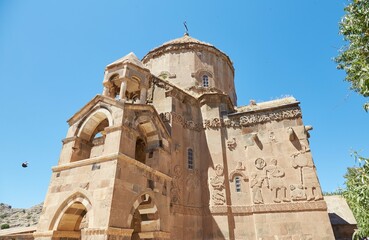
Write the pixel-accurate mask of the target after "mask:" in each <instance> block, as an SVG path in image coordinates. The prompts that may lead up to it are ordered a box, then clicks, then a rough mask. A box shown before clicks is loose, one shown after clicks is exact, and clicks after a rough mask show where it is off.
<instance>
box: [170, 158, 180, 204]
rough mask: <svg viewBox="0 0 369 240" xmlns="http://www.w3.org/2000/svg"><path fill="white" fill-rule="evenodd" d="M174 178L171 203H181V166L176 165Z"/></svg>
mask: <svg viewBox="0 0 369 240" xmlns="http://www.w3.org/2000/svg"><path fill="white" fill-rule="evenodd" d="M173 172H174V176H173V181H172V187H171V189H170V194H171V202H172V203H179V202H180V200H181V187H180V182H181V178H182V171H181V167H180V166H179V165H176V166H175V167H174V169H173Z"/></svg>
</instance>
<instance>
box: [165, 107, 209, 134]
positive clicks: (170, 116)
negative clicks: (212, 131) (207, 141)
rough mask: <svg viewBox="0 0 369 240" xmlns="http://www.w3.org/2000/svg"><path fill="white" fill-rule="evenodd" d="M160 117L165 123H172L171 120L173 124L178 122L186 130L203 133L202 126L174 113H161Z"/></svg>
mask: <svg viewBox="0 0 369 240" xmlns="http://www.w3.org/2000/svg"><path fill="white" fill-rule="evenodd" d="M160 117H161V119H162V121H163V122H170V121H171V120H172V121H173V122H176V123H178V124H180V125H182V126H183V127H184V128H187V129H190V130H194V131H201V130H202V125H201V124H198V123H195V122H194V121H192V120H186V119H185V118H184V117H183V116H182V115H180V114H178V113H174V112H165V113H160Z"/></svg>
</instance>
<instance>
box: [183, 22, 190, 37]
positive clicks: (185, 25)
mask: <svg viewBox="0 0 369 240" xmlns="http://www.w3.org/2000/svg"><path fill="white" fill-rule="evenodd" d="M183 25H184V27H185V29H186V32H185V34H184V35H185V36H189V35H190V34H188V28H187V23H186V21H184V23H183Z"/></svg>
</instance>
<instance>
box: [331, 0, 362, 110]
mask: <svg viewBox="0 0 369 240" xmlns="http://www.w3.org/2000/svg"><path fill="white" fill-rule="evenodd" d="M345 12H346V14H345V16H344V17H343V18H342V21H341V23H340V34H342V35H343V36H344V39H345V41H346V42H347V45H346V46H344V48H343V49H342V50H341V51H340V54H339V56H337V57H336V59H335V61H336V62H337V64H338V65H337V68H338V69H343V70H345V71H346V78H345V80H346V81H348V82H350V83H351V89H352V90H354V91H356V92H358V93H359V94H361V95H363V96H364V97H368V96H369V0H351V1H350V4H349V5H348V6H347V7H345ZM364 109H365V111H368V110H369V102H367V103H365V104H364Z"/></svg>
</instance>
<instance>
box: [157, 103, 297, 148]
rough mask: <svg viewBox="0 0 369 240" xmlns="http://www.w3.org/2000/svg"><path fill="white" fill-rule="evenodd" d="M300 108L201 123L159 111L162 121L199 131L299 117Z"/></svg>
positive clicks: (213, 119) (212, 119) (176, 114)
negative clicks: (172, 122)
mask: <svg viewBox="0 0 369 240" xmlns="http://www.w3.org/2000/svg"><path fill="white" fill-rule="evenodd" d="M301 115H302V114H301V110H300V108H298V107H294V108H289V109H282V110H276V111H272V112H264V113H253V114H247V115H246V114H245V115H243V116H240V117H232V118H211V119H205V120H204V122H203V124H200V123H195V122H194V121H192V120H186V119H185V118H184V117H183V116H182V115H180V114H178V113H174V112H165V113H160V117H161V119H162V121H163V122H170V121H171V120H173V121H174V122H177V123H179V124H181V125H182V126H183V127H184V128H187V129H191V130H194V131H201V130H202V129H219V128H221V127H227V128H230V127H232V128H241V127H246V126H249V125H252V124H257V123H264V122H268V121H280V120H283V119H289V118H297V117H301ZM229 147H232V146H229Z"/></svg>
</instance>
